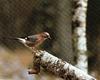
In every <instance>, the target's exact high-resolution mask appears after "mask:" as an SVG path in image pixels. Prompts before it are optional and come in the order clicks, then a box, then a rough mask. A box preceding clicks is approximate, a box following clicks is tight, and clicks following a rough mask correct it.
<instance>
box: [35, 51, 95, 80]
mask: <svg viewBox="0 0 100 80" xmlns="http://www.w3.org/2000/svg"><path fill="white" fill-rule="evenodd" d="M34 57H35V59H34V60H35V61H34V62H35V64H36V63H37V64H39V65H40V66H41V67H43V68H44V69H45V70H46V71H48V72H50V73H53V74H54V75H57V76H59V77H61V78H63V79H64V80H96V79H95V78H93V77H92V76H90V75H88V74H87V73H85V72H83V71H82V70H80V69H78V68H76V67H74V66H72V65H71V64H69V63H67V62H66V61H63V60H61V59H59V58H57V57H55V56H53V55H51V54H50V53H48V52H46V51H38V52H36V54H35V55H34Z"/></svg>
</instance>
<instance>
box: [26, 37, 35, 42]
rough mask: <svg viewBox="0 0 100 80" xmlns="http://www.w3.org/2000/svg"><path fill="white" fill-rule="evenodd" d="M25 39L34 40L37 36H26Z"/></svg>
mask: <svg viewBox="0 0 100 80" xmlns="http://www.w3.org/2000/svg"><path fill="white" fill-rule="evenodd" d="M26 40H27V41H30V42H35V41H36V40H37V36H36V35H31V36H28V37H26Z"/></svg>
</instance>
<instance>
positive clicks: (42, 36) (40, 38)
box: [16, 32, 51, 49]
mask: <svg viewBox="0 0 100 80" xmlns="http://www.w3.org/2000/svg"><path fill="white" fill-rule="evenodd" d="M16 39H18V40H19V41H20V42H21V43H23V44H24V45H25V46H27V47H31V48H32V49H34V48H37V47H38V46H39V45H41V44H42V43H43V42H44V41H45V40H46V39H51V37H50V34H49V33H48V32H42V33H38V34H35V35H30V36H27V37H24V38H16Z"/></svg>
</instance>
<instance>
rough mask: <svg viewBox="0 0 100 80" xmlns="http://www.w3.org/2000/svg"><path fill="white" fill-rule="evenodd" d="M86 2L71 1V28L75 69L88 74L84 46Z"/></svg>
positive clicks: (85, 0)
mask: <svg viewBox="0 0 100 80" xmlns="http://www.w3.org/2000/svg"><path fill="white" fill-rule="evenodd" d="M87 2H88V0H73V8H74V12H73V13H74V15H73V24H72V25H73V27H74V44H75V46H74V47H75V51H76V53H77V54H78V56H77V57H78V58H77V65H76V66H77V67H78V68H80V69H81V70H83V71H84V72H88V61H87V55H86V51H87V45H86V11H87Z"/></svg>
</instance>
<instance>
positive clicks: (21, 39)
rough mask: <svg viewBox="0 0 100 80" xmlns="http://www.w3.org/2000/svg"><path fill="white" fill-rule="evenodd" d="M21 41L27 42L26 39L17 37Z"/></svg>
mask: <svg viewBox="0 0 100 80" xmlns="http://www.w3.org/2000/svg"><path fill="white" fill-rule="evenodd" d="M17 39H18V40H19V41H20V42H21V43H23V44H25V43H26V40H25V39H23V38H17Z"/></svg>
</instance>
